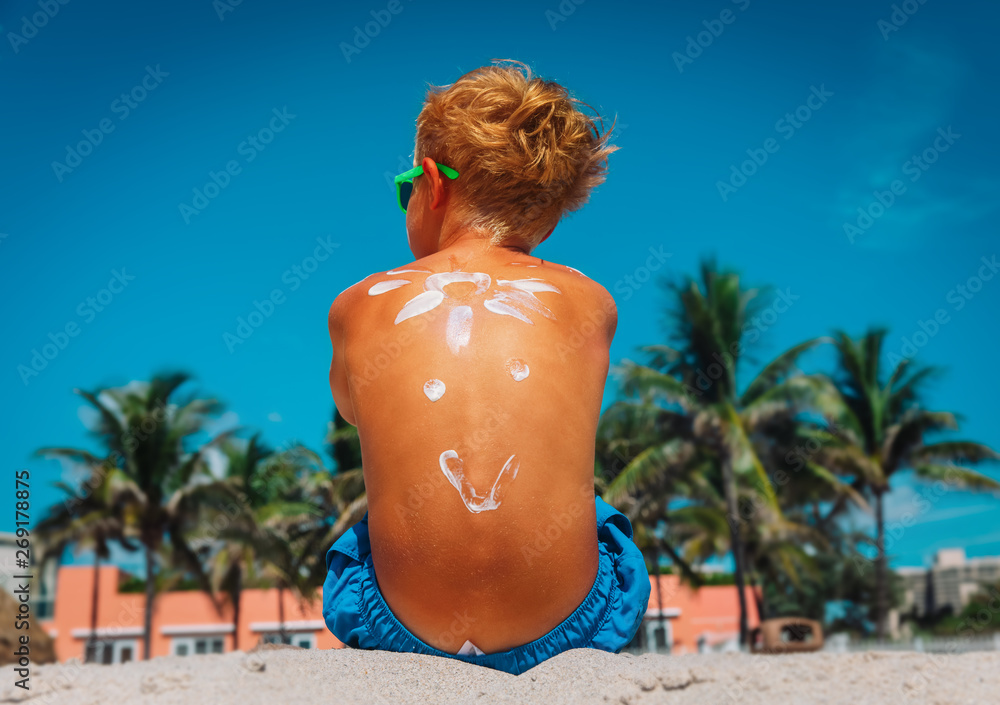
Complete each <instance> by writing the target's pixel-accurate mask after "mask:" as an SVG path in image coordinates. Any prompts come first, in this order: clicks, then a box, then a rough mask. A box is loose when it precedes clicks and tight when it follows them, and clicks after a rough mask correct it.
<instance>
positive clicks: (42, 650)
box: [0, 589, 56, 672]
mask: <svg viewBox="0 0 1000 705" xmlns="http://www.w3.org/2000/svg"><path fill="white" fill-rule="evenodd" d="M20 605H21V603H20V602H19V601H18V600H16V599H14V596H13V595H11V594H10V593H9V592H7V591H6V590H3V589H0V614H2V615H3V621H0V666H6V665H8V664H11V663H17V661H18V655H17V654H16V653H14V652H15V651H17V650H18V649H19V648H20V647H21V637H22V636H27V637H28V646H29V648H28V651H29V652H30V659H31V661H33V662H35V663H55V660H56V652H55V645H54V644H53V643H52V637H50V636H49V635H48V634H47V633H46V632H45V630H44V629H42V628H41V627H40V626H39V625H38V619H37V618H36V617H35V615H34V614H32V613H30V612H29V618H28V619H27V620H23V619H19V620H15V619H14V616H15V615H17V614H19V612H18V609H19V607H20ZM24 621H27V622H28V624H29V626H28V628H27V629H26V630H19V629H18V628H17V626H16V624H17V623H18V622H21V623H23V622H24ZM4 670H5V672H9V671H7V669H4Z"/></svg>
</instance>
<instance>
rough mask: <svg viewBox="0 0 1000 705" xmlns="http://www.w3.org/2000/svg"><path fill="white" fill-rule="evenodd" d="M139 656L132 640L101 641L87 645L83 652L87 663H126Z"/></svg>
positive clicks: (136, 646) (136, 645)
mask: <svg viewBox="0 0 1000 705" xmlns="http://www.w3.org/2000/svg"><path fill="white" fill-rule="evenodd" d="M138 655H139V645H138V642H137V641H135V640H134V639H101V640H99V641H95V642H92V643H88V644H87V646H86V648H85V650H84V659H85V660H86V662H87V663H103V664H107V665H111V664H113V663H128V662H129V661H134V660H136V658H138Z"/></svg>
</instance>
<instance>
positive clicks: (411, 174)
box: [393, 162, 458, 213]
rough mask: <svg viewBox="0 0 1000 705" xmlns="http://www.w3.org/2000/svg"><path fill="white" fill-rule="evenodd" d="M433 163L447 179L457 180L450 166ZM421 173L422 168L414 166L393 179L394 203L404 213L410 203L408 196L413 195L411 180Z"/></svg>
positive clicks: (455, 173)
mask: <svg viewBox="0 0 1000 705" xmlns="http://www.w3.org/2000/svg"><path fill="white" fill-rule="evenodd" d="M434 163H435V164H437V168H438V169H440V170H441V173H442V174H444V175H445V176H447V177H448V178H449V179H457V178H458V172H457V171H455V170H454V169H452V168H451V167H450V166H445V165H444V164H438V163H437V162H434ZM423 173H424V168H423V167H422V166H415V167H413V168H412V169H410V170H409V171H404V172H403V173H402V174H400V175H399V176H397V177H396V178H395V179H393V181H394V182H395V183H396V202H397V203H398V204H399V210H401V211H403V212H404V213H405V212H406V206H407V205H409V203H410V196H412V195H413V180H414V179H415V178H417V177H418V176H420V175H421V174H423Z"/></svg>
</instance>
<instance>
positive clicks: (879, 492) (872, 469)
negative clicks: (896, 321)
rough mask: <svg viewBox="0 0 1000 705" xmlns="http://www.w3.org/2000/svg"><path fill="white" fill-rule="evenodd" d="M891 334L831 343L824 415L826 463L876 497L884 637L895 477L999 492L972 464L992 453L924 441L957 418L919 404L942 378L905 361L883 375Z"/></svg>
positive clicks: (878, 618) (878, 615)
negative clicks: (833, 399)
mask: <svg viewBox="0 0 1000 705" xmlns="http://www.w3.org/2000/svg"><path fill="white" fill-rule="evenodd" d="M885 335H886V331H885V330H881V329H874V330H870V331H868V332H867V333H866V334H865V335H864V336H863V337H862V338H861V339H859V340H853V339H852V338H850V337H849V336H848V335H847V334H846V333H843V332H840V331H838V332H837V333H836V334H835V340H834V344H835V346H836V349H837V354H838V358H839V366H838V370H837V374H836V377H835V383H836V387H837V392H838V394H839V400H838V401H839V402H840V403H839V405H836V406H831V407H829V408H828V411H827V414H828V416H829V417H830V419H831V422H832V425H833V428H834V429H836V430H835V433H834V435H835V437H836V440H837V443H835V444H832V445H831V446H830V447H829V448H828V449H826V453H827V460H828V462H830V463H831V464H835V465H836V466H837V469H838V471H839V472H841V473H843V474H850V475H853V476H854V478H855V485H856V487H858V488H864V489H867V490H868V491H869V492H870V493H871V494H872V495H873V497H874V500H875V527H876V528H875V530H876V541H875V546H876V558H875V585H876V587H875V590H876V609H875V623H876V634H877V636H878V638H879V639H884V638H885V636H886V616H887V612H888V604H887V603H888V593H887V587H886V572H887V557H886V554H885V515H884V508H883V503H884V499H885V495H886V493H888V492H889V490H890V480H891V478H892V476H893V475H895V474H897V473H898V472H900V471H902V470H912V471H913V472H914V474H915V475H916V477H918V478H921V479H924V480H945V481H947V482H949V483H951V484H953V485H955V486H957V487H963V488H966V489H991V490H993V489H997V488H1000V483H998V482H997V481H995V480H993V479H991V478H989V477H987V476H985V475H982V474H980V473H978V472H976V471H974V470H971V469H969V468H967V467H963V465H964V464H967V463H978V462H980V461H983V460H996V459H998V458H1000V455H998V454H997V453H996V452H995V451H994V450H993V449H991V448H989V447H988V446H985V445H983V444H981V443H975V442H972V441H941V442H938V443H931V444H927V443H925V441H924V436H925V434H928V433H933V432H937V431H948V430H956V429H957V428H958V420H957V418H956V416H955V415H954V414H952V413H948V412H939V411H938V412H935V411H927V410H925V409H924V408H923V405H922V404H921V395H922V392H923V387H924V384H925V383H926V382H927V381H928V380H929V379H930V378H931V377H932V376H933V375H935V374H936V373H937V370H936V369H935V368H932V367H917V366H916V365H913V364H911V363H910V361H909V360H903V361H902V362H900V363H899V364H897V365H896V366H895V368H894V369H893V370H892V372H891V373H890V374H889V375H888V377H886V376H885V375H884V374H883V371H882V367H881V363H882V343H883V341H884V339H885Z"/></svg>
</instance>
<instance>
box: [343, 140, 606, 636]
mask: <svg viewBox="0 0 1000 705" xmlns="http://www.w3.org/2000/svg"><path fill="white" fill-rule="evenodd" d="M422 165H423V168H424V174H423V175H422V176H419V177H417V178H416V179H415V180H414V190H413V195H412V197H411V199H410V202H409V206H408V209H407V216H406V226H407V233H408V240H409V245H410V250H411V251H412V252H413V255H414V257H415V258H416V260H415V261H414V262H412V263H410V264H407V265H399V266H397V267H395V268H394V269H397V270H398V269H424V270H428V272H435V273H436V272H452V271H462V272H483V273H486V274H488V275H489V276H490V277H491V281H492V284H491V286H490V290H489V291H488V292H486V294H476V293H475V291H476V286H475V284H473V283H464V282H460V283H452V284H449V285H447V286H446V287H445V292H446V298H445V299H444V300H443V301H442V302H441V303H440V305H438V306H437V307H436V308H434V309H433V310H430V311H428V312H426V313H422V314H420V315H417V316H414V317H412V318H408V319H406V320H403V321H401V322H400V323H398V324H396V323H394V321H395V319H396V317H397V315H398V314H399V312H400V310H401V309H402V308H403V306H404V305H405V304H406V303H407V302H408V301H410V300H411V299H412V298H413V297H414V296H416V295H417V294H419V293H420V292H422V291H424V287H423V282H424V279H425V278H426V277H427V276H428V274H427V273H419V272H405V273H401V274H386V273H385V272H380V273H377V274H373V275H371V276H370V277H368V278H366V279H365V280H363V281H361V282H359V283H358V284H355V285H354V286H352V287H351V288H349V289H347V290H346V291H344V292H343V293H342V294H341V295H340V296H338V297H337V300H336V301H335V302H334V303H333V306H332V308H331V309H330V317H329V325H330V337H331V340H332V342H333V363H332V366H331V368H330V386H331V389H332V390H333V397H334V401H335V402H336V405H337V408H338V409H339V410H340V413H341V414H342V415H343V417H344V418H345V419H346V420H347V421H348V422H350V423H352V424H354V425H356V426H357V427H358V435H359V437H360V439H361V452H362V457H363V459H364V479H365V488H366V490H367V495H368V517H369V518H368V521H369V530H370V536H371V550H372V561H373V564H374V568H375V574H376V576H377V579H378V586H379V589H380V591H381V593H382V595H383V596H384V598H385V600H386V603H387V604H388V605H389V608H390V609H391V610H392V612H393V614H394V615H395V616H396V617H397V618H398V619H399V621H400V622H402V624H403V625H404V626H405V627H406V628H407V629H409V630H410V631H411V632H412V633H413V634H414V635H416V636H417V637H418V638H419V639H421V640H422V641H424V642H425V643H427V644H429V645H431V646H433V647H435V648H438V649H441V650H442V651H446V652H448V653H455V652H457V651H458V649H459V648H460V647H461V646H462V645H463V644H464V642H465V641H466V640H468V641H471V642H473V643H474V644H475V645H476V646H477V647H479V648H480V649H482V650H483V651H485V652H486V653H488V654H489V653H495V652H498V651H504V650H508V649H511V648H514V647H517V646H521V645H523V644H526V643H528V642H530V641H533V640H535V639H537V638H539V637H541V636H544V635H545V634H546V633H547V632H549V631H551V630H552V629H553V628H554V627H556V626H557V625H558V624H559V623H560V622H562V621H563V620H564V619H566V617H568V616H569V615H570V614H571V613H572V612H573V611H574V610H575V609H576V608H577V607H578V606H579V605H580V603H581V602H582V601H583V600H584V598H585V597H586V596H587V594H588V592H589V591H590V589H591V587H592V586H593V584H594V580H595V577H596V575H597V564H598V546H597V529H596V521H595V517H594V492H593V475H594V438H595V435H596V431H597V421H598V417H599V415H600V406H601V398H602V395H603V391H604V384H605V380H606V377H607V373H608V360H609V356H608V349H609V346H610V344H611V339H612V337H613V336H614V332H615V326H616V324H617V312H616V310H615V305H614V300H613V299H612V298H611V295H610V294H609V293H608V292H607V291H606V290H605V289H604V288H603V287H602V286H601V285H599V284H597V283H596V282H594V281H592V280H590V279H588V278H586V277H585V276H583V275H582V274H580V273H579V272H576V271H575V270H572V269H570V268H568V267H563V266H562V265H557V264H553V263H550V262H546V261H543V260H541V259H539V258H537V257H534V256H532V255H530V254H529V253H528V252H526V251H524V250H522V249H518V248H515V247H501V246H496V245H492V244H490V242H489V239H488V238H487V237H486V236H485V235H484V234H483V233H481V232H473V231H470V230H468V229H467V228H465V227H463V225H462V224H461V223H460V222H459V219H458V218H457V216H456V208H455V205H456V203H455V199H456V198H458V197H457V196H455V195H454V193H453V192H451V191H450V189H451V185H450V184H449V182H448V179H446V178H445V177H443V176H442V175H441V174H440V173H439V172H438V169H437V166H436V165H435V163H434V161H433V160H432V159H429V158H428V159H424V160H423V162H422ZM550 234H551V231H550ZM514 263H518V264H514ZM525 265H535V266H533V267H528V266H525ZM525 278H537V279H541V280H544V281H545V282H547V283H548V284H551V285H553V286H555V287H557V288H558V289H559V291H560V292H561V293H555V292H549V291H542V292H539V293H537V294H536V298H537V300H538V301H539V302H541V303H542V304H544V306H546V307H548V309H549V310H550V311H551V312H552V314H553V315H554V316H555V320H551V319H549V318H546V317H545V316H543V315H538V314H535V313H532V314H530V318H531V320H532V323H533V324H528V323H526V322H524V321H522V320H519V319H517V318H515V317H512V316H509V315H498V314H496V313H493V312H490V311H487V310H486V309H485V308H484V305H483V302H484V300H485V299H486V298H488V297H489V296H490V295H491V294H492V292H493V291H494V288H495V287H496V286H497V280H498V279H503V280H517V279H525ZM399 279H407V280H409V281H410V282H411V283H410V284H408V285H405V286H402V287H400V288H398V289H394V290H391V291H387V292H386V293H382V294H379V295H374V296H373V295H369V293H368V291H369V289H370V288H371V286H372V285H374V284H376V283H377V282H381V281H387V280H399ZM462 305H468V306H469V307H470V308H472V310H473V318H472V329H471V335H470V337H469V342H468V344H467V345H466V346H464V347H462V348H461V349H460V350H459V352H458V353H457V354H456V353H454V352H453V351H452V350H451V349H450V348H449V346H448V345H447V344H446V329H447V325H448V318H449V313H450V311H451V310H452V309H454V308H455V307H456V306H462ZM511 358H517V359H520V360H523V361H524V362H525V363H526V364H527V365H528V367H529V370H530V372H529V375H528V377H527V378H525V379H523V380H521V381H515V380H514V379H513V377H512V376H511V375H510V374H509V373H508V372H507V369H506V367H505V366H506V363H507V361H508V360H510V359H511ZM431 379H438V380H441V381H442V382H444V384H445V386H446V391H445V393H444V395H443V396H441V397H440V398H439V399H438V400H437V401H433V402H432V401H431V400H430V399H429V398H428V396H427V395H426V394H425V393H424V383H425V382H427V381H428V380H431ZM448 449H454V450H455V451H456V452H457V453H458V455H459V456H460V457H461V460H462V462H463V463H464V466H463V469H464V472H465V475H466V477H467V478H468V479H469V480H470V481H471V483H472V485H473V486H474V487H475V488H476V491H477V492H478V493H479V494H480V495H486V494H488V493H489V490H490V488H491V486H492V485H493V483H494V481H495V480H496V478H497V476H498V475H499V473H500V471H501V469H502V468H503V467H504V464H505V463H506V462H507V460H508V458H509V457H510V456H511V455H515V457H516V461H517V462H518V463H519V466H518V473H517V476H516V477H515V478H513V479H511V478H510V476H509V475H508V476H507V477H506V478H503V479H502V481H501V491H500V492H499V493H498V496H500V497H502V499H501V501H500V504H499V506H497V507H496V508H495V509H492V510H486V511H479V512H472V511H470V510H469V509H468V508H467V506H466V504H465V503H464V502H463V500H462V496H461V495H460V493H459V491H458V490H457V489H456V488H455V487H454V486H452V484H451V483H450V482H449V481H448V479H447V477H446V476H445V474H444V473H443V472H442V470H441V467H440V465H439V461H440V457H441V454H442V452H443V451H445V450H448Z"/></svg>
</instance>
